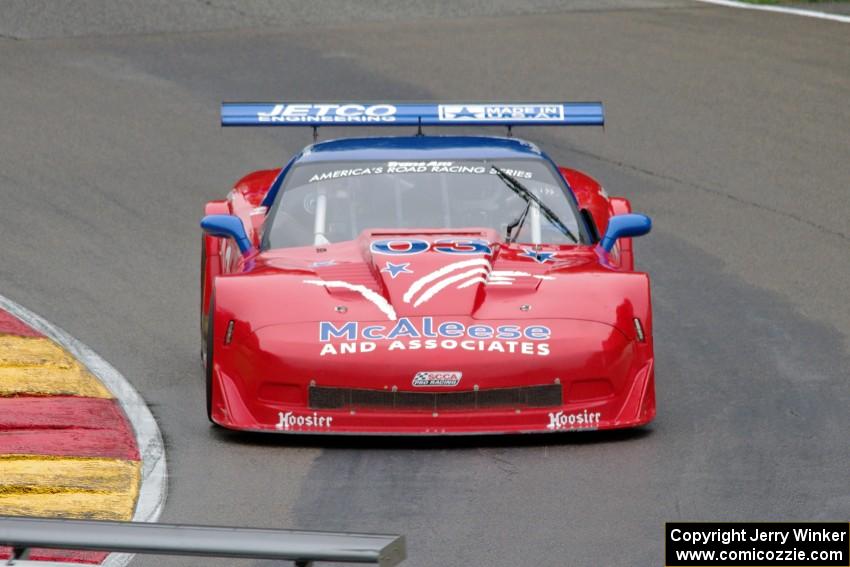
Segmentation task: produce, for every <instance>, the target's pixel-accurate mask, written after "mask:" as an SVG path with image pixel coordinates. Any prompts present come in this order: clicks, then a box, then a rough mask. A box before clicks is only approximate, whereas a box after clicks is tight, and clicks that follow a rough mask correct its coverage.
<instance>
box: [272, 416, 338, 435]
mask: <svg viewBox="0 0 850 567" xmlns="http://www.w3.org/2000/svg"><path fill="white" fill-rule="evenodd" d="M277 416H278V419H279V420H280V421H278V422H277V423H276V424H275V429H278V430H280V431H307V430H310V429H330V428H331V423H332V422H333V420H334V418H333V416H330V415H319V414H318V413H317V412H313V413H308V414H302V413H293V412H291V411H288V412H286V413H284V412H282V411H280V412H278V413H277Z"/></svg>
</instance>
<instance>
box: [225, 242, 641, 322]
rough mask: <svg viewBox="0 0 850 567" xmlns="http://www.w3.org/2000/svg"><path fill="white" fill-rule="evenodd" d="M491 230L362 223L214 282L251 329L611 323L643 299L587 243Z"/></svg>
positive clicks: (631, 278)
mask: <svg viewBox="0 0 850 567" xmlns="http://www.w3.org/2000/svg"><path fill="white" fill-rule="evenodd" d="M498 240H499V239H498V235H496V233H495V232H494V231H492V230H487V229H469V230H461V231H451V232H446V231H434V230H422V231H395V230H394V231H389V230H371V231H366V232H364V233H363V234H361V235H360V237H359V238H357V239H355V240H351V241H347V242H341V243H335V244H328V245H323V246H318V247H313V246H311V247H302V248H289V249H280V250H272V251H266V252H263V253H262V254H260V255H259V256H258V257H256V258H255V259H254V260H253V263H252V265H251V266H249V269H248V270H247V271H246V272H245V273H243V274H238V275H235V276H226V277H223V278H219V279H218V283H217V290H216V292H217V294H218V296H221V295H222V294H223V295H229V296H230V297H229V299H228V300H227V303H228V304H229V305H232V311H233V313H234V314H238V315H239V317H238V319H241V320H243V321H247V322H248V323H249V327H250V330H251V331H256V330H257V329H259V328H262V327H264V326H268V325H275V324H286V323H296V322H306V321H352V320H354V321H395V320H398V319H400V318H411V319H413V318H421V317H433V318H438V319H441V320H445V319H448V318H462V319H481V320H487V319H491V320H523V319H534V318H572V319H584V320H592V321H598V322H603V323H608V324H612V325H615V324H616V323H617V322H618V320H619V321H621V322H622V320H623V318H624V317H628V316H629V315H630V314H633V313H634V312H635V309H636V304H639V303H641V302H644V301H645V302H647V303H648V284H647V281H646V277H645V275H644V274H635V273H620V272H617V271H614V270H612V269H611V268H610V267H608V266H607V265H606V262H605V259H604V257H603V256H602V255H601V254H600V253H599V251H598V250H597V249H596V248H595V247H592V246H557V245H544V246H536V247H535V246H532V245H522V244H511V245H506V244H504V243H500V242H499V241H498ZM643 296H645V299H643V298H642V297H643ZM626 326H628V325H626Z"/></svg>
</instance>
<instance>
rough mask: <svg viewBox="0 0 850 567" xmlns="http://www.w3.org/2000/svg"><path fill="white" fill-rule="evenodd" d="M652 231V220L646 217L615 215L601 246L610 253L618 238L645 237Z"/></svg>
mask: <svg viewBox="0 0 850 567" xmlns="http://www.w3.org/2000/svg"><path fill="white" fill-rule="evenodd" d="M651 229H652V220H651V219H650V218H649V217H648V216H646V215H639V214H636V213H629V214H626V215H614V216H613V217H611V218H610V219H609V220H608V228H607V229H606V230H605V236H603V237H602V242H600V243H599V245H600V246H601V247H602V248H603V249H604V250H605V251H606V252H610V251H611V248H613V247H614V243H615V242H617V239H618V238H625V237H630V236H643V235H644V234H646V233H648V232H649V231H650V230H651Z"/></svg>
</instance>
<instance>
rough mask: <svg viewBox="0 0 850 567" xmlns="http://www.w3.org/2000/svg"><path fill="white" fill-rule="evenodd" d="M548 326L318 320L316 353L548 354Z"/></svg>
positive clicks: (549, 336) (425, 320) (550, 331)
mask: <svg viewBox="0 0 850 567" xmlns="http://www.w3.org/2000/svg"><path fill="white" fill-rule="evenodd" d="M551 337H552V330H551V329H550V328H549V327H547V326H545V325H511V324H508V325H496V326H493V325H483V324H474V325H465V324H464V323H460V322H458V321H443V322H440V323H438V322H436V321H434V318H433V317H423V318H422V320H421V322H419V323H417V322H415V321H412V320H410V319H408V318H407V317H402V318H400V319H398V320H397V321H395V323H393V324H386V325H375V324H367V325H363V324H361V323H359V322H357V321H349V322H347V323H334V322H332V321H320V322H319V343H320V344H321V345H322V346H321V350H320V351H319V356H333V355H341V354H362V353H369V352H376V351H379V350H381V351H411V350H466V351H472V352H488V353H503V354H518V355H526V356H548V355H549V343H548V342H546V341H548V340H549V339H550V338H551Z"/></svg>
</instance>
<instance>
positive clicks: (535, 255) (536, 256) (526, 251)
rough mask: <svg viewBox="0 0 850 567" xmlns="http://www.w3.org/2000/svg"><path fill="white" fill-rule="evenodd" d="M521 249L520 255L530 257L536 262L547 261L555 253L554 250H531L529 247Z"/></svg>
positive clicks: (543, 262)
mask: <svg viewBox="0 0 850 567" xmlns="http://www.w3.org/2000/svg"><path fill="white" fill-rule="evenodd" d="M522 250H523V252H522V254H520V256H525V257H527V258H531V259H532V260H534V261H535V262H537V263H538V264H545V263H546V262H549V261H550V260H552V257H553V256H554V255H555V253H554V252H539V251H537V250H532V249H531V248H523V249H522Z"/></svg>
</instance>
